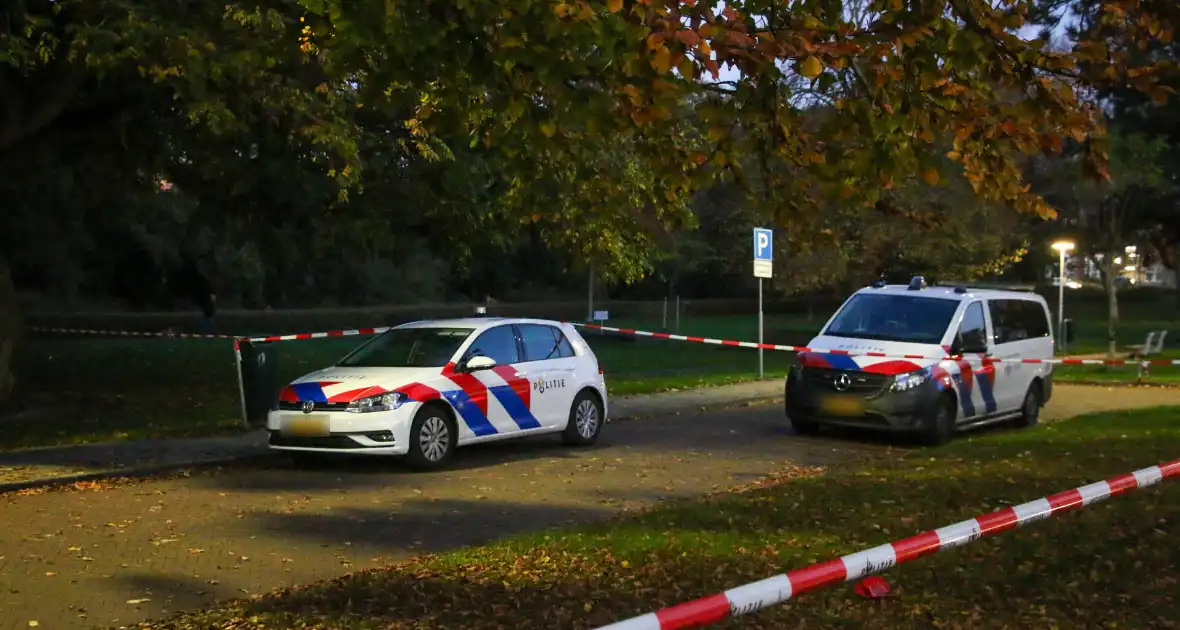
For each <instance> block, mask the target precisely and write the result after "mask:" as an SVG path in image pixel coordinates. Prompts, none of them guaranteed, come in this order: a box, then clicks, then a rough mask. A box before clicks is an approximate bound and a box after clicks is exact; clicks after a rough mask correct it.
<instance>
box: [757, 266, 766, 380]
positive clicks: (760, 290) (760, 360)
mask: <svg viewBox="0 0 1180 630" xmlns="http://www.w3.org/2000/svg"><path fill="white" fill-rule="evenodd" d="M762 366H763V364H762V278H758V378H759V379H762V378H765V376H766V375H765V374H764V373H763V370H762Z"/></svg>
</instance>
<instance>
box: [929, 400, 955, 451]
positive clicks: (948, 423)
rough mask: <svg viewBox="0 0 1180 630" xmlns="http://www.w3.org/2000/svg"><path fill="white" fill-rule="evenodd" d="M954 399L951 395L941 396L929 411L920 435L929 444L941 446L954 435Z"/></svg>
mask: <svg viewBox="0 0 1180 630" xmlns="http://www.w3.org/2000/svg"><path fill="white" fill-rule="evenodd" d="M955 411H956V408H955V399H954V397H953V396H949V395H947V396H943V397H942V398H939V399H938V404H936V405H934V408H933V409H932V410H931V411H930V418H929V421H928V422H929V424H927V426H926V431H925V432H924V434H923V435H922V437H923V438H924V439H923V441H924V442H925V443H926V444H928V445H930V446H942V445H943V444H946V443H947V442H950V441H951V438H953V437H954V436H955Z"/></svg>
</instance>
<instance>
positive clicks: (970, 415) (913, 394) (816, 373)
mask: <svg viewBox="0 0 1180 630" xmlns="http://www.w3.org/2000/svg"><path fill="white" fill-rule="evenodd" d="M1050 320H1051V318H1050V316H1049V307H1048V305H1047V304H1046V303H1045V300H1044V298H1042V297H1041V296H1039V295H1037V294H1036V293H1033V292H1032V291H1016V290H996V289H984V288H978V287H971V286H966V285H958V286H928V285H927V283H926V281H925V279H924V278H923V277H922V276H916V277H914V279H913V280H911V281H910V283H909V284H908V285H887V284H885V283H884V282H883V281H877V282H874V283H873V284H872V286H870V287H866V288H864V289H861V290H859V291H857V292H856V293H854V294H853V295H852V296H851V297H850V298H848V300H847V301H845V302H844V304H843V306H841V307H840V309H839V310H838V311H837V312H836V314H835V315H833V316H832V318H831V319H830V320H828V322H827V323H826V324H825V325H824V328H823V330H822V331H821V332H820V335H819V336H818V337H816V338H815V339H812V340H811V342H810V343H809V344H807V346H808V348H810V349H811V350H812V352H801V353H799V355H798V357H797V361H796V363H795V365H793V366H792V367H791V369H790V371H789V373H788V374H787V378H786V413H787V418H788V419H789V421H790V423H791V425H792V426H793V427H794V428H795V430H796V431H798V432H799V433H805V434H806V433H814V432H815V431H817V430H818V429H819V427H820V426H821V425H823V424H834V425H846V426H854V427H864V428H875V429H883V430H891V431H908V432H914V433H918V434H919V435H921V436H922V437H923V438H924V439H925V441H927V442H928V443H931V444H944V443H946V442H947V441H949V440H950V439H951V437H952V436H953V435H954V433H955V432H956V431H957V430H961V429H967V428H974V427H979V426H983V425H989V424H994V423H999V422H1005V421H1014V422H1015V424H1017V425H1018V426H1022V427H1028V426H1032V425H1035V424H1036V423H1037V419H1038V416H1039V414H1040V410H1041V407H1042V406H1043V405H1044V404H1045V403H1046V402H1048V401H1049V399H1050V398H1051V397H1052V395H1053V364H1051V363H1022V362H1021V359H1051V358H1052V357H1053V348H1054V339H1053V328H1052V326H1051V324H1050ZM997 360H998V361H997Z"/></svg>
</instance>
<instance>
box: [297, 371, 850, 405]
mask: <svg viewBox="0 0 1180 630" xmlns="http://www.w3.org/2000/svg"><path fill="white" fill-rule="evenodd" d="M849 385H852V379H851V378H849V377H848V375H847V374H841V375H840V376H837V377H836V378H834V379H832V387H835V388H836V391H838V392H842V391H844V390H846V389H848V386H849ZM304 411H310V410H309V409H306V408H305V409H304Z"/></svg>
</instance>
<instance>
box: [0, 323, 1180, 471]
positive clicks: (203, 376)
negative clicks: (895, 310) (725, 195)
mask: <svg viewBox="0 0 1180 630" xmlns="http://www.w3.org/2000/svg"><path fill="white" fill-rule="evenodd" d="M826 317H827V316H826V314H817V316H816V317H815V319H814V320H812V321H808V320H807V318H805V317H801V316H791V315H768V316H767V317H766V319H765V325H764V327H765V336H764V339H765V340H766V341H767V342H769V343H778V344H784V345H804V344H806V343H807V342H808V341H809V340H810V339H811V338H812V337H813V336H814V335H815V334H816V333H817V332H818V329H819V327H820V326H822V324H823V322H824V321H825V320H826ZM608 323H609V324H610V325H612V326H616V327H622V328H636V329H640V330H656V331H658V330H660V328H661V323H662V322H661V321H659V320H655V321H652V320H650V319H647V320H645V319H618V320H612V321H610V322H608ZM669 325H670V327H673V322H672V321H670V322H669ZM1168 327H1169V323H1168V322H1165V321H1161V320H1135V321H1129V322H1128V323H1126V324H1124V325H1123V327H1122V329H1121V331H1120V338H1121V339H1124V340H1126V343H1142V337H1143V336H1144V335H1146V331H1147V330H1155V329H1159V328H1168ZM1175 328H1178V329H1180V326H1175ZM1104 331H1105V326H1104V325H1103V324H1102V323H1101V322H1100V321H1094V320H1089V321H1083V322H1081V323H1080V324H1079V339H1078V341H1077V342H1076V343H1075V344H1074V347H1073V348H1071V354H1076V353H1080V352H1089V351H1095V352H1096V351H1100V350H1101V340H1102V338H1103V336H1104V335H1105V332H1104ZM670 332H671V331H670ZM679 332H680V333H681V334H686V335H692V336H701V337H715V338H722V339H736V340H740V341H753V340H756V339H757V317H756V316H755V315H753V314H751V315H740V316H712V317H700V316H691V315H685V316H683V317H682V318H681V321H680V327H679ZM584 334H585V337H586V339H587V340H588V341H589V342H590V344H591V345H592V346H593V347H594V349H595V352H596V353H597V354H598V356H599V359H600V360H601V362H602V364H603V366H604V368H605V370H606V373H607V383H608V386H609V388H610V391H611V392H612V394H614V395H629V394H645V393H653V392H662V391H675V390H683V389H689V388H693V387H702V386H711V385H723V384H729V383H738V382H744V381H750V380H754V379H757V378H758V355H757V352H754V351H751V350H749V349H745V348H732V347H723V346H713V345H702V344H697V343H686V342H678V341H667V340H659V339H646V338H638V339H637V338H633V337H627V338H622V339H621V338H619V336H617V335H614V336H612V335H609V334H607V335H603V334H600V333H599V332H597V331H593V330H585V331H584ZM1176 334H1180V330H1177V332H1176ZM1095 335H1097V337H1096V336H1095ZM362 340H363V339H362V338H359V337H349V338H343V339H318V340H310V341H296V342H280V343H277V344H275V345H274V347H275V349H276V355H275V356H276V357H277V358H278V361H279V366H280V370H279V376H280V384H281V383H285V382H288V381H290V380H291V379H293V378H295V377H298V376H300V375H302V374H305V373H307V372H310V371H312V370H314V369H317V368H319V367H323V366H325V365H329V364H331V363H332V362H333V361H335V360H336V359H338V358H340V357H341V356H343V355H344V354H346V353H347V352H348V351H349V350H350V349H352V348H353V347H355V346H356V345H357V344H359V343H361V341H362ZM1095 348H1097V349H1095ZM1171 356H1180V355H1177V354H1175V353H1173V354H1172V355H1171ZM764 360H765V368H764V370H765V376H766V378H774V379H778V378H781V377H782V376H783V375H784V374H785V373H786V371H787V369H788V367H789V366H790V364H791V362H792V361H793V360H794V354H793V353H789V352H774V351H766V352H764ZM16 368H17V371H18V378H19V379H20V382H21V383H22V384H23V392H24V394H25V395H26V396H27V400H28V401H29V402H30V403H32V405H33V406H34V407H42V408H45V407H52V408H56V409H57V413H54V414H51V415H50V416H49V417H48V418H45V417H36V418H33V419H30V420H28V421H17V424H18V425H19V426H18V427H17V428H18V430H12V431H8V432H6V434H4V435H3V436H0V449H11V448H21V447H29V446H48V445H57V444H75V443H84V442H98V441H107V440H125V439H140V438H153V437H154V438H171V437H192V436H205V435H215V434H219V433H229V432H234V431H240V430H241V426H242V425H241V411H240V403H239V399H238V390H237V380H236V374H235V372H234V365H233V351H232V348H231V345H230V343H229V342H227V341H211V340H169V339H135V338H131V339H128V338H115V339H104V338H92V337H89V338H88V337H51V338H44V337H33V338H31V339H29V340H28V341H27V343H25V344H24V346H23V347H22V348H21V349H20V352H19V355H18V357H17V364H16ZM1060 370H1061V371H1060V372H1059V375H1060V376H1059V378H1060V380H1062V381H1069V380H1074V381H1079V380H1081V381H1104V382H1116V381H1133V380H1135V378H1136V377H1137V373H1138V372H1137V370H1136V369H1135V368H1134V367H1119V368H1110V369H1107V368H1104V367H1101V366H1098V367H1091V366H1064V367H1062V368H1060ZM1150 380H1151V381H1152V382H1180V368H1170V367H1162V366H1161V367H1155V368H1153V369H1152V371H1151V376H1150Z"/></svg>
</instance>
